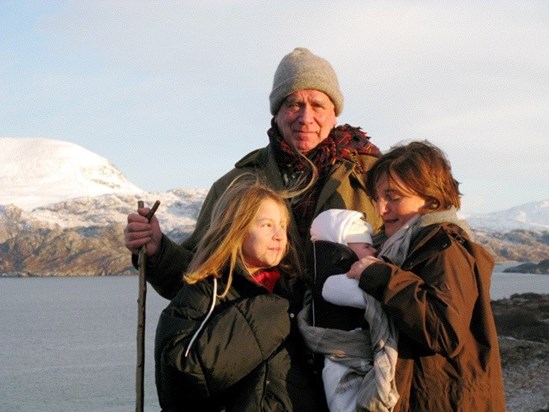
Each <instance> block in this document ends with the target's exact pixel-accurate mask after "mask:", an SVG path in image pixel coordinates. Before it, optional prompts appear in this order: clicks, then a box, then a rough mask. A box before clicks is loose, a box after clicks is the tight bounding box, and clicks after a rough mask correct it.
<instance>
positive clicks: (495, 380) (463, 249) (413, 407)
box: [359, 224, 505, 412]
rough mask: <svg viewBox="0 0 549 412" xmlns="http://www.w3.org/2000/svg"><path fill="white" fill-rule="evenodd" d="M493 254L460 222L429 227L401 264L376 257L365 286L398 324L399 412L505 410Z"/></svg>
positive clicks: (365, 275)
mask: <svg viewBox="0 0 549 412" xmlns="http://www.w3.org/2000/svg"><path fill="white" fill-rule="evenodd" d="M493 264H494V263H493V258H492V257H491V256H490V255H489V253H488V252H487V251H486V250H485V249H484V248H482V247H481V246H480V245H478V244H476V243H474V242H472V241H471V240H470V239H469V238H468V236H467V234H466V233H465V232H464V231H463V229H461V228H459V227H458V226H456V225H453V224H436V225H430V226H427V227H425V228H424V229H422V230H421V231H420V232H419V234H418V235H417V236H416V237H415V238H414V239H413V240H412V244H411V246H410V253H409V254H408V257H407V258H406V260H405V261H404V263H403V264H402V266H401V267H400V268H399V267H398V266H396V265H393V264H391V263H386V262H382V263H374V264H371V265H370V266H368V267H367V268H366V269H365V270H364V272H363V273H362V275H361V278H360V281H359V286H360V288H362V289H363V290H364V291H365V292H367V293H369V294H371V295H373V296H374V297H375V298H377V299H378V300H380V301H381V302H382V303H383V305H384V308H385V309H386V310H387V312H388V313H389V314H390V315H391V317H392V319H393V320H394V322H395V324H396V326H397V328H398V330H399V341H398V352H399V357H398V361H397V366H396V381H397V390H398V392H399V395H400V399H399V401H398V403H397V405H396V407H395V411H463V412H469V411H475V412H483V411H491V412H499V411H504V410H505V400H504V390H503V378H502V372H501V362H500V356H499V348H498V341H497V335H496V328H495V323H494V318H493V314H492V309H491V305H490V294H489V291H490V278H491V274H492V269H493Z"/></svg>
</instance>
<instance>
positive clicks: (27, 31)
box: [0, 0, 549, 213]
mask: <svg viewBox="0 0 549 412" xmlns="http://www.w3.org/2000/svg"><path fill="white" fill-rule="evenodd" d="M548 21H549V2H547V1H528V0H524V1H520V2H517V1H505V0H497V1H496V0H494V1H485V2H480V1H479V2H474V1H463V2H456V1H436V2H435V1H367V0H356V1H347V0H341V1H338V2H334V1H324V0H317V1H286V0H277V1H238V0H226V1H222V0H215V1H214V0H211V1H210V0H199V1H150V0H147V1H144V0H131V1H130V0H127V1H120V0H106V1H102V0H94V1H53V0H51V1H34V0H27V1H25V0H23V1H21V0H1V1H0V137H21V138H26V137H41V138H50V139H57V140H63V141H68V142H72V143H76V144H78V145H81V146H82V147H84V148H86V149H88V150H91V151H93V152H95V153H97V154H98V155H100V156H104V157H106V158H107V159H109V160H110V161H111V162H112V163H113V164H114V165H115V166H116V167H117V168H118V169H119V170H120V171H121V172H122V173H123V174H124V175H125V176H126V177H127V178H128V179H129V180H130V181H131V182H132V183H133V184H135V185H136V186H138V187H140V188H141V189H144V190H147V191H165V190H170V189H176V188H206V189H207V188H209V187H210V185H211V184H212V183H213V182H214V180H215V179H217V178H218V177H220V176H222V175H223V174H224V173H225V172H227V171H228V170H229V169H230V168H232V166H233V165H234V163H235V162H236V161H238V160H239V159H240V158H241V157H243V156H244V155H245V154H247V153H248V152H250V151H252V150H254V149H256V148H259V147H263V146H265V145H266V143H267V141H268V139H267V135H266V131H267V129H268V128H269V126H270V121H271V115H270V112H269V100H268V96H269V93H270V91H271V87H272V80H273V75H274V72H275V70H276V67H277V65H278V63H279V62H280V60H281V59H282V57H283V56H284V55H286V54H287V53H289V52H291V51H292V50H293V49H294V48H295V47H306V48H308V49H310V50H311V51H312V52H313V53H315V54H317V55H319V56H321V57H324V58H325V59H327V60H328V61H329V62H330V63H331V64H332V66H333V67H334V69H335V71H336V72H337V75H338V78H339V83H340V88H341V90H342V93H343V95H344V99H345V102H344V109H343V112H342V113H341V115H340V116H339V118H338V121H339V123H340V124H344V123H348V124H351V125H353V126H360V127H361V128H362V129H363V130H364V131H366V132H367V133H368V135H369V136H371V139H372V142H373V143H375V144H376V145H377V146H378V147H379V148H380V149H382V150H387V149H389V148H390V147H391V146H392V145H394V144H395V143H398V142H401V141H403V140H424V139H427V140H429V141H431V142H432V143H434V144H436V145H438V146H440V147H441V148H442V149H443V150H444V152H445V153H446V154H447V156H448V158H449V159H450V162H451V164H452V170H453V173H454V176H455V177H456V179H457V180H458V181H460V182H461V185H460V189H461V191H462V193H463V198H462V212H464V213H487V212H494V211H500V210H504V209H507V208H510V207H513V206H517V205H522V204H525V203H529V202H535V201H540V200H545V199H549V163H548V162H547V156H548V155H549V23H547V22H548ZM0 184H1V183H0Z"/></svg>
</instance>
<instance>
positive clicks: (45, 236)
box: [0, 138, 549, 276]
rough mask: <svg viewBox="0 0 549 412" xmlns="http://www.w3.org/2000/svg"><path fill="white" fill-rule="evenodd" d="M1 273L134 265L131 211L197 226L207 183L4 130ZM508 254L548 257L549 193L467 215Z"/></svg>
mask: <svg viewBox="0 0 549 412" xmlns="http://www.w3.org/2000/svg"><path fill="white" fill-rule="evenodd" d="M0 145H1V146H0V147H2V150H1V151H0V182H1V184H2V187H1V190H0V274H2V273H4V274H6V273H7V274H8V275H10V276H18V275H22V274H23V275H24V274H39V275H50V276H54V275H73V274H80V275H97V274H122V273H126V274H128V273H135V270H134V269H133V268H132V266H131V264H130V260H129V256H128V251H127V250H126V249H125V247H124V238H123V228H124V226H125V224H126V221H127V215H128V214H129V213H131V212H132V211H134V210H135V209H136V207H137V201H138V200H143V201H144V202H145V204H146V205H149V206H150V205H152V204H153V203H154V201H155V200H160V202H161V205H160V208H159V210H158V212H157V217H158V218H159V219H160V223H161V227H162V229H163V231H164V233H166V234H167V235H168V236H170V237H171V238H172V239H174V240H176V241H177V240H180V239H182V238H183V237H184V236H186V235H187V234H188V233H190V232H191V231H192V229H193V228H194V225H195V223H196V218H197V216H198V212H199V210H200V207H201V205H202V202H203V201H204V198H205V196H206V194H207V189H199V190H194V189H193V190H190V189H189V190H187V189H177V190H171V191H167V192H153V193H148V192H144V191H142V190H141V189H139V188H138V187H136V186H135V185H133V184H132V183H130V182H129V181H128V180H127V179H126V178H125V177H124V176H123V175H122V174H121V173H120V172H119V171H118V170H117V169H116V168H115V167H114V166H113V165H112V164H111V163H110V162H109V161H108V160H107V159H105V158H103V157H101V156H98V155H96V154H94V153H92V152H90V151H88V150H86V149H84V148H82V147H80V146H77V145H75V144H72V143H67V142H62V141H57V140H49V139H18V138H0ZM463 217H464V218H466V219H467V220H468V221H469V223H470V224H471V227H472V228H473V230H474V231H475V232H476V235H477V240H478V241H479V242H480V243H482V244H483V245H485V246H486V247H487V248H488V250H489V251H490V252H491V253H493V255H494V256H496V258H497V259H499V260H500V261H501V260H504V261H505V260H517V261H539V260H541V259H546V258H547V257H549V199H548V200H545V201H541V202H534V203H528V204H525V205H521V206H516V207H514V208H511V209H508V210H504V211H499V212H495V213H489V214H476V215H469V216H463Z"/></svg>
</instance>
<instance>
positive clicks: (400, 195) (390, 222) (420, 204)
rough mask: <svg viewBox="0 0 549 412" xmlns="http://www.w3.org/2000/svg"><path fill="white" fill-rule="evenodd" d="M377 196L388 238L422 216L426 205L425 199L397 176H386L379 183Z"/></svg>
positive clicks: (379, 211)
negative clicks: (419, 215) (412, 219)
mask: <svg viewBox="0 0 549 412" xmlns="http://www.w3.org/2000/svg"><path fill="white" fill-rule="evenodd" d="M376 196H377V199H376V208H377V211H378V213H379V215H380V216H381V218H382V219H383V226H384V228H385V234H386V235H387V236H388V237H389V236H392V235H394V234H395V233H396V232H397V231H398V230H399V229H400V228H401V227H402V226H404V225H405V224H406V222H408V221H409V220H410V219H411V218H413V217H414V216H416V215H418V214H421V213H422V211H423V210H424V207H425V204H426V201H425V199H423V198H422V197H420V196H418V195H417V194H415V193H414V192H412V191H411V190H410V189H409V188H408V187H406V185H405V184H404V183H403V182H402V180H400V179H399V178H398V177H397V176H395V177H394V178H392V179H389V178H388V176H387V175H386V174H384V175H383V176H381V177H380V178H379V181H378V182H377V185H376Z"/></svg>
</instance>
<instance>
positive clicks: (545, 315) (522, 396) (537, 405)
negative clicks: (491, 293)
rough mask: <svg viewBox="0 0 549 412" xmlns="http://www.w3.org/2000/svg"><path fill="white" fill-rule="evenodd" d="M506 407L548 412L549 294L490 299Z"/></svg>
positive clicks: (510, 411)
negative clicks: (496, 332)
mask: <svg viewBox="0 0 549 412" xmlns="http://www.w3.org/2000/svg"><path fill="white" fill-rule="evenodd" d="M492 307H493V310H494V317H495V319H496V326H497V329H498V335H499V344H500V353H501V361H502V366H503V375H504V382H505V397H506V401H507V410H508V411H509V412H515V411H534V412H549V295H547V294H544V295H540V294H535V293H527V294H517V295H512V296H511V297H510V298H508V299H500V300H497V301H494V302H492Z"/></svg>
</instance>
